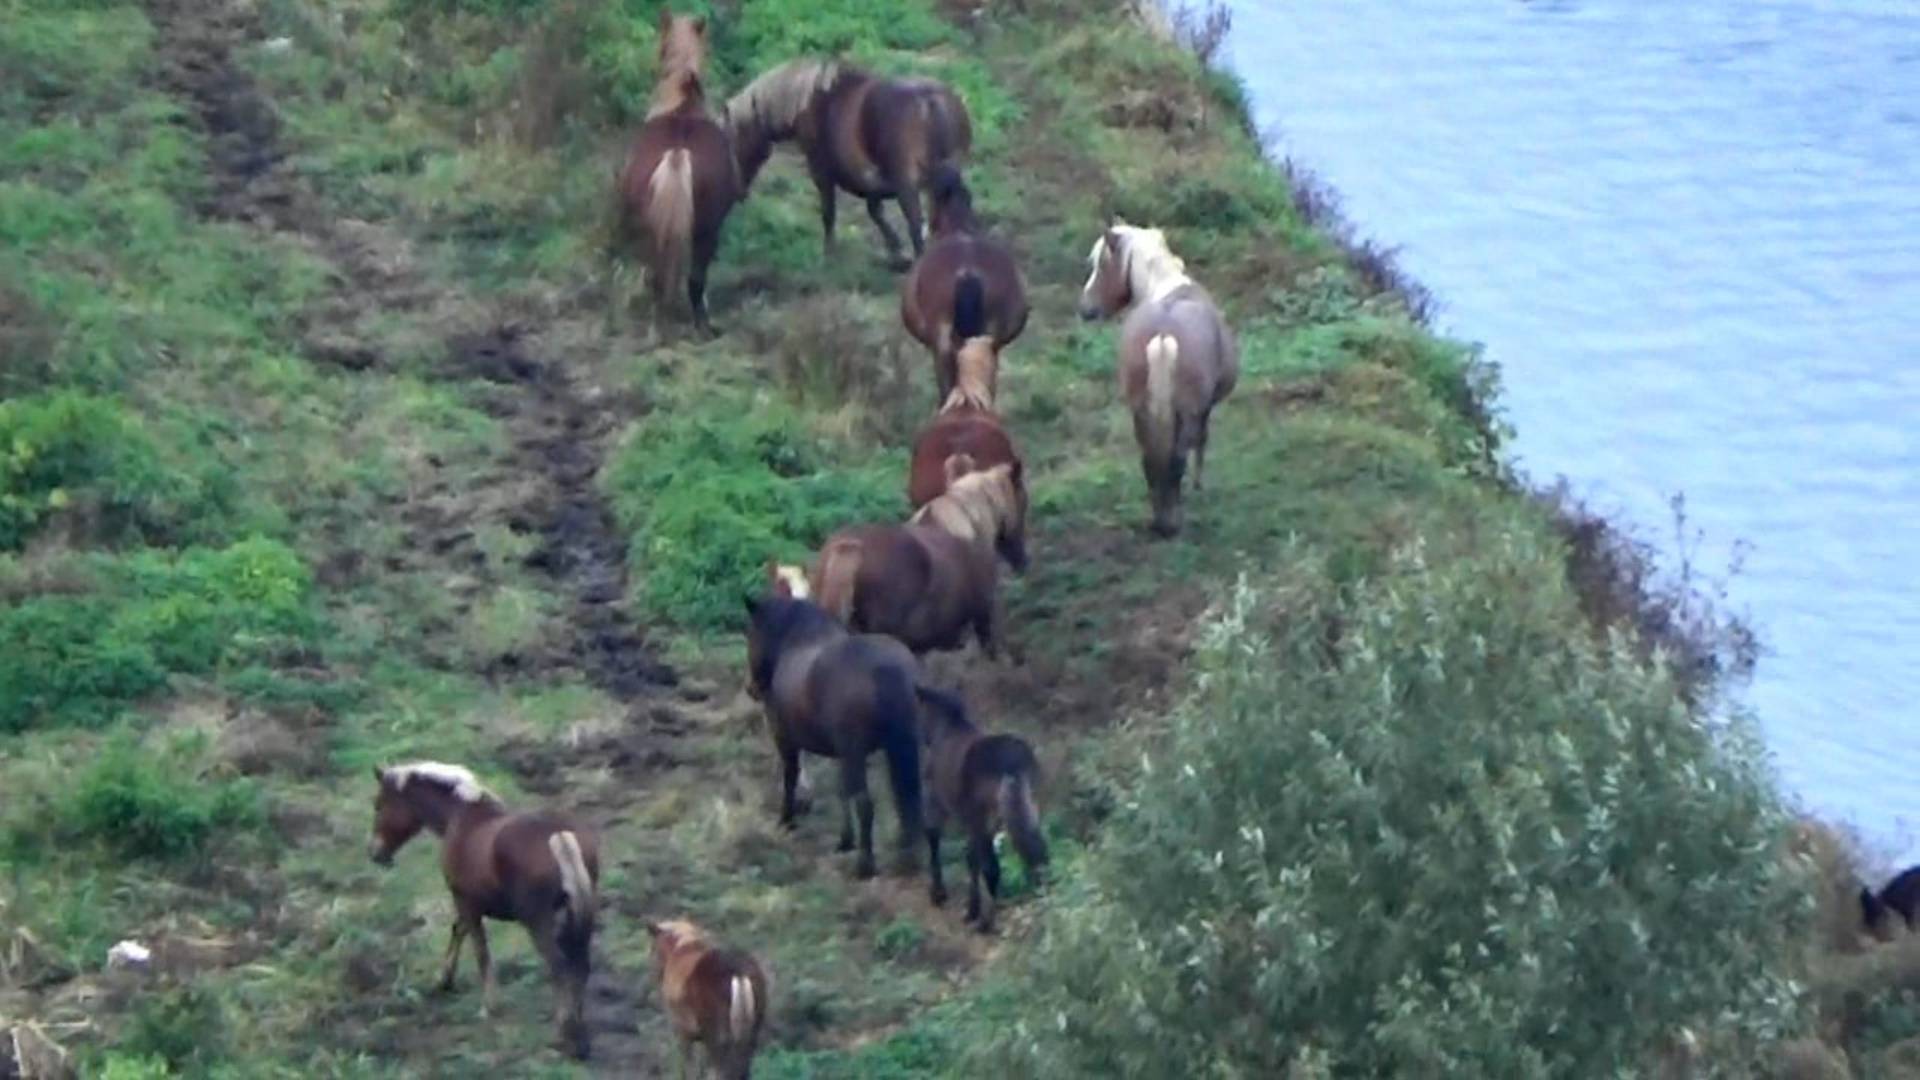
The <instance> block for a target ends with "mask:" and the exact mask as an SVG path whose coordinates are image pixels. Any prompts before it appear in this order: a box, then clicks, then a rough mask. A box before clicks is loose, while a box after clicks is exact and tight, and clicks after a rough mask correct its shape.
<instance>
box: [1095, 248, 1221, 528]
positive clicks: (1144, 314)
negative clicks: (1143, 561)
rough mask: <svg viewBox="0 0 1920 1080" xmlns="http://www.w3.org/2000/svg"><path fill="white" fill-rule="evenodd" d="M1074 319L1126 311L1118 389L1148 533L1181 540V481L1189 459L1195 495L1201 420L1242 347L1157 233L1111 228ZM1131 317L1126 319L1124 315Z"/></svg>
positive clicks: (1203, 438) (1203, 444) (1202, 454)
mask: <svg viewBox="0 0 1920 1080" xmlns="http://www.w3.org/2000/svg"><path fill="white" fill-rule="evenodd" d="M1087 261H1088V262H1089V263H1090V264H1091V265H1092V272H1091V273H1089V274H1088V275H1087V284H1086V287H1085V288H1083V289H1082V290H1081V291H1080V316H1081V318H1084V319H1098V318H1104V317H1108V316H1112V315H1115V314H1117V313H1119V312H1121V311H1128V314H1127V318H1126V321H1125V322H1124V323H1123V324H1122V325H1121V327H1120V343H1119V357H1120V363H1119V367H1120V390H1121V393H1122V394H1123V395H1125V397H1126V399H1127V405H1128V407H1129V408H1130V409H1132V410H1133V437H1134V439H1135V440H1136V441H1137V442H1139V444H1140V467H1141V470H1142V471H1143V472H1145V473H1146V477H1147V493H1148V495H1149V496H1150V497H1151V498H1152V501H1153V531H1154V532H1155V533H1156V534H1158V535H1160V536H1172V535H1174V534H1175V533H1177V532H1179V531H1180V521H1181V507H1180V480H1181V477H1182V476H1183V475H1184V474H1185V472H1186V467H1187V454H1188V453H1189V452H1191V453H1192V454H1193V488H1194V490H1195V491H1198V490H1200V488H1201V486H1202V476H1201V474H1202V473H1203V472H1204V471H1205V469H1206V461H1207V420H1208V418H1209V417H1210V416H1211V415H1212V412H1213V407H1214V406H1215V405H1218V404H1219V403H1220V402H1221V401H1223V400H1225V399H1226V396H1227V395H1228V394H1231V393H1232V392H1233V386H1234V383H1236V382H1238V381H1239V378H1240V348H1239V345H1238V344H1237V343H1236V342H1235V341H1234V336H1233V331H1232V330H1231V329H1229V328H1228V327H1227V324H1226V321H1225V319H1223V318H1222V317H1221V314H1220V309H1219V308H1218V307H1217V306H1215V304H1214V302H1213V298H1212V297H1210V296H1208V295H1207V292H1206V290H1205V289H1202V288H1201V287H1200V286H1199V284H1198V283H1196V282H1195V281H1194V280H1193V279H1192V278H1190V277H1188V276H1187V271H1186V264H1185V263H1183V262H1182V261H1181V260H1180V258H1179V256H1177V255H1175V254H1174V253H1173V252H1172V251H1171V250H1169V249H1168V248H1167V238H1166V236H1165V234H1163V233H1162V232H1161V231H1160V230H1159V229H1142V228H1136V227H1134V226H1132V225H1127V224H1125V223H1123V222H1119V221H1116V222H1114V224H1113V225H1112V226H1110V227H1109V228H1108V229H1107V230H1106V231H1105V232H1104V233H1101V234H1100V239H1098V240H1095V241H1094V243H1093V250H1092V251H1091V252H1089V253H1088V255H1087ZM1129 309H1131V310H1129Z"/></svg>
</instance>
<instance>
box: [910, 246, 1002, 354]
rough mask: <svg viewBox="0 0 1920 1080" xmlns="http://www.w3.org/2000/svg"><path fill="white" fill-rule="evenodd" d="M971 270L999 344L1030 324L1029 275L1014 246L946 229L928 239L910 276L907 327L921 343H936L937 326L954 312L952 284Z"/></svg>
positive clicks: (992, 330)
mask: <svg viewBox="0 0 1920 1080" xmlns="http://www.w3.org/2000/svg"><path fill="white" fill-rule="evenodd" d="M967 273H972V274H973V275H975V276H976V277H978V278H979V279H980V285H981V289H982V292H983V293H984V298H985V307H986V313H987V325H988V329H989V331H990V332H991V333H992V335H993V338H994V341H995V343H996V344H998V345H1002V346H1004V345H1006V344H1008V343H1009V342H1011V341H1013V339H1015V338H1017V337H1019V336H1020V333H1021V331H1023V330H1025V329H1026V326H1027V315H1028V304H1027V290H1026V281H1025V279H1024V278H1023V277H1022V275H1021V273H1020V267H1019V264H1018V263H1017V262H1016V261H1015V260H1014V257H1013V252H1012V251H1011V250H1009V249H1008V248H1007V246H1006V245H1005V244H1003V243H1001V242H1000V241H999V240H996V239H994V238H993V237H991V236H983V235H981V234H978V233H970V232H969V233H947V234H944V235H941V236H936V237H935V238H934V239H933V240H932V241H931V242H929V243H928V244H927V250H926V253H925V254H924V255H922V256H921V257H920V259H919V261H918V262H917V263H915V265H914V269H913V272H912V274H911V275H910V276H909V278H908V281H907V289H908V292H909V294H910V296H911V307H912V308H913V309H914V317H911V318H909V319H908V320H907V324H908V325H907V329H908V331H909V332H911V333H912V334H913V335H914V337H916V338H918V339H920V342H921V344H923V345H926V346H927V347H928V348H933V347H934V346H935V344H936V340H935V339H936V338H937V336H938V327H939V326H940V324H941V323H942V322H945V321H948V320H950V319H951V318H952V315H953V300H954V290H955V288H956V287H957V286H958V284H959V282H960V278H961V276H962V275H964V274H967ZM916 323H917V325H916Z"/></svg>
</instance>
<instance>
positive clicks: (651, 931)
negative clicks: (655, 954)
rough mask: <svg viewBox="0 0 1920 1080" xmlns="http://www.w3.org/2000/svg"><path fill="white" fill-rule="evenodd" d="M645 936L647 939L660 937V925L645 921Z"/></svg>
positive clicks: (649, 920) (650, 920)
mask: <svg viewBox="0 0 1920 1080" xmlns="http://www.w3.org/2000/svg"><path fill="white" fill-rule="evenodd" d="M647 936H648V937H659V936H660V924H659V923H657V922H654V921H653V920H652V919H648V920H647Z"/></svg>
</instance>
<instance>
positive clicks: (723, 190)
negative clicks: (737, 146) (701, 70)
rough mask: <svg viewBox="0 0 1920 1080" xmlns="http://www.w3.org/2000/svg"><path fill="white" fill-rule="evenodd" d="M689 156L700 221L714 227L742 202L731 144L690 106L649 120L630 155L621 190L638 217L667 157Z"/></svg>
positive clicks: (704, 113)
mask: <svg viewBox="0 0 1920 1080" xmlns="http://www.w3.org/2000/svg"><path fill="white" fill-rule="evenodd" d="M674 150H685V151H687V153H688V157H689V160H690V162H691V165H692V169H693V199H694V207H695V211H696V214H697V216H698V219H699V220H700V221H701V222H703V223H712V222H714V221H716V220H718V218H720V217H723V216H725V214H726V212H727V210H729V209H731V208H732V206H733V204H734V203H736V202H738V201H739V199H740V194H741V192H740V180H739V174H738V170H737V169H736V168H735V166H734V161H733V144H732V143H731V142H730V141H729V140H728V138H727V133H726V130H725V129H723V128H722V127H721V126H720V124H719V123H718V122H717V121H716V120H714V118H713V117H712V116H711V115H709V114H708V113H707V111H706V109H704V108H702V107H700V106H698V105H696V104H693V103H689V104H687V105H684V106H682V107H681V108H679V109H675V110H674V111H672V112H668V113H663V114H661V115H659V116H655V117H652V118H650V119H648V120H647V121H646V122H645V123H643V124H641V125H640V130H639V131H638V132H636V133H635V135H634V138H633V144H632V146H631V147H630V148H629V149H628V151H627V162H626V165H625V167H624V168H623V169H622V173H621V179H620V186H621V189H622V190H623V191H624V192H625V193H626V197H627V202H628V204H629V205H630V206H632V207H633V208H634V209H635V210H636V211H637V210H640V209H642V208H644V207H645V206H646V203H647V195H648V191H649V190H650V185H651V183H652V179H653V173H654V170H656V169H658V168H659V167H660V163H661V162H662V161H663V160H665V158H666V156H667V154H669V153H670V152H672V151H674Z"/></svg>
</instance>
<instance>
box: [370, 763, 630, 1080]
mask: <svg viewBox="0 0 1920 1080" xmlns="http://www.w3.org/2000/svg"><path fill="white" fill-rule="evenodd" d="M374 777H375V779H377V780H378V781H379V782H380V790H379V794H378V795H377V796H376V797H375V800H374V807H373V842H372V845H371V847H370V849H369V854H370V855H371V856H372V857H373V861H374V862H376V863H379V864H380V865H382V866H387V865H390V864H391V863H392V862H393V856H394V853H395V852H396V851H398V850H400V848H401V847H402V846H403V845H405V844H406V842H407V841H408V840H411V839H413V837H414V835H415V834H417V833H418V832H419V831H420V830H421V829H422V828H425V829H429V830H431V831H432V832H433V833H435V834H436V835H438V836H440V837H441V838H442V843H441V845H440V868H441V871H442V872H443V873H444V874H445V875H446V880H447V889H448V891H450V892H451V893H452V894H453V908H454V922H453V931H452V935H451V936H450V937H449V938H448V941H447V959H446V963H445V965H444V967H443V968H442V970H441V973H440V988H441V989H442V990H450V989H452V988H453V973H454V968H455V966H456V965H457V964H458V962H459V960H460V946H461V943H462V942H464V941H465V940H466V938H468V937H469V936H471V937H472V938H473V950H474V962H475V964H476V966H477V967H478V968H479V971H480V984H481V1002H482V1010H483V1013H486V1012H491V1011H492V1009H493V999H494V994H495V990H494V981H493V957H492V955H491V954H490V953H488V951H487V927H486V922H485V920H487V919H503V920H509V921H512V922H517V923H520V924H521V925H522V926H525V927H526V928H527V934H528V936H530V937H531V938H532V939H533V945H534V948H536V949H538V950H539V952H540V956H541V957H542V958H543V959H544V960H545V961H546V963H547V972H548V974H549V976H550V977H551V978H552V979H553V982H554V987H555V989H556V991H557V992H558V994H559V997H560V1004H559V1007H558V1012H557V1024H558V1027H559V1032H560V1039H561V1043H562V1045H564V1046H565V1047H566V1048H567V1049H568V1050H570V1051H571V1052H572V1053H573V1054H574V1056H576V1057H580V1058H585V1057H586V1056H587V1053H588V1050H589V1046H588V1035H587V1025H586V994H587V976H588V974H589V973H590V969H591V962H590V960H589V955H588V954H589V949H590V946H591V944H592V939H593V921H594V911H595V909H596V908H597V907H598V904H599V901H598V898H597V896H596V895H595V890H596V888H597V887H598V883H599V880H600V857H599V846H600V845H599V838H598V837H597V836H596V835H595V833H594V832H593V830H591V829H588V828H586V827H585V826H583V825H580V824H578V823H576V822H574V821H572V820H570V819H568V818H564V817H559V816H554V815H549V814H545V813H539V812H529V813H517V814H516V813H509V812H508V811H507V808H506V807H505V806H504V805H502V803H501V802H500V800H499V799H498V798H497V797H495V796H494V794H493V793H492V792H490V791H488V790H487V789H486V788H484V787H481V786H480V782H479V781H478V780H476V779H475V778H474V775H473V773H471V772H469V771H468V770H466V769H464V768H462V767H460V766H458V765H444V764H441V763H439V762H434V761H419V762H414V763H412V764H410V765H395V766H393V767H391V768H386V769H375V770H374Z"/></svg>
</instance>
